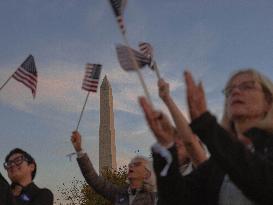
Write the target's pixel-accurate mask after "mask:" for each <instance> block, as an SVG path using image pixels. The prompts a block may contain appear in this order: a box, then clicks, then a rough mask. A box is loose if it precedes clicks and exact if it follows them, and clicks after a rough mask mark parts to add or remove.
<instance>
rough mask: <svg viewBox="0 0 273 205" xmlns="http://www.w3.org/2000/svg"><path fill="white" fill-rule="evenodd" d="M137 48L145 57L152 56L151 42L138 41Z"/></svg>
mask: <svg viewBox="0 0 273 205" xmlns="http://www.w3.org/2000/svg"><path fill="white" fill-rule="evenodd" d="M138 46H139V50H140V51H141V52H142V53H143V54H144V55H145V56H147V57H149V58H152V57H153V47H152V46H151V44H149V43H147V42H140V43H139V45H138Z"/></svg>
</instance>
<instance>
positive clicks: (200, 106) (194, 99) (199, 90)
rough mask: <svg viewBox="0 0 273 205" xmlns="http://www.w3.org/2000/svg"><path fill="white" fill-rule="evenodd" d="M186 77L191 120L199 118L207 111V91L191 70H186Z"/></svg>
mask: <svg viewBox="0 0 273 205" xmlns="http://www.w3.org/2000/svg"><path fill="white" fill-rule="evenodd" d="M184 78H185V82H186V87H187V101H188V107H189V113H190V117H191V120H194V119H196V118H198V117H199V116H200V115H202V114H203V113H204V112H206V111H207V105H206V99H205V93H204V89H203V85H202V84H201V83H199V84H198V85H197V84H196V83H195V82H194V80H193V77H192V75H191V73H190V72H189V71H185V72H184Z"/></svg>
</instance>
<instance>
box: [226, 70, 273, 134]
mask: <svg viewBox="0 0 273 205" xmlns="http://www.w3.org/2000/svg"><path fill="white" fill-rule="evenodd" d="M241 74H250V75H252V76H253V78H254V79H255V80H256V81H257V82H258V83H260V85H261V86H262V89H263V92H264V94H265V98H266V100H267V101H268V103H269V104H271V109H270V111H269V112H268V113H266V115H265V117H264V119H263V120H261V122H259V123H258V124H257V127H261V128H263V129H267V128H268V130H271V129H272V125H270V123H268V122H269V121H270V120H271V121H273V120H272V119H268V118H272V117H273V114H272V113H271V112H273V109H272V103H273V83H272V81H271V80H270V79H269V78H267V77H266V76H264V75H263V74H261V73H259V72H258V71H256V70H255V69H253V68H245V69H242V70H239V71H236V72H235V73H233V74H232V75H231V77H230V78H229V80H228V82H227V84H226V86H225V87H228V86H230V84H231V83H232V81H233V79H234V78H235V77H237V76H238V75H241ZM221 124H222V126H223V127H224V128H226V129H227V130H228V131H229V132H231V133H235V130H234V124H233V122H232V120H231V119H229V117H228V113H227V98H225V104H224V113H223V118H222V122H221Z"/></svg>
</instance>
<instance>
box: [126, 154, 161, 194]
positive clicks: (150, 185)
mask: <svg viewBox="0 0 273 205" xmlns="http://www.w3.org/2000/svg"><path fill="white" fill-rule="evenodd" d="M138 160H140V161H143V162H144V167H145V169H146V170H147V171H149V172H150V177H149V178H147V179H144V181H143V188H144V189H145V190H146V191H149V192H156V190H157V189H156V177H155V173H154V169H153V163H152V161H151V160H149V159H148V158H147V157H144V156H142V155H137V156H135V157H134V158H133V159H132V160H131V162H133V161H138Z"/></svg>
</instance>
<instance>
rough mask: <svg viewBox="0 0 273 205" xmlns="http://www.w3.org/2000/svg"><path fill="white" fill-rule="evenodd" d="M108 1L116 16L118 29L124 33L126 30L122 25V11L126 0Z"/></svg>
mask: <svg viewBox="0 0 273 205" xmlns="http://www.w3.org/2000/svg"><path fill="white" fill-rule="evenodd" d="M109 1H110V4H111V6H112V9H113V11H114V14H115V16H116V19H117V22H118V25H119V27H120V30H121V32H122V33H123V34H125V32H126V30H125V25H124V19H123V12H124V8H125V5H126V2H127V0H109Z"/></svg>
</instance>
